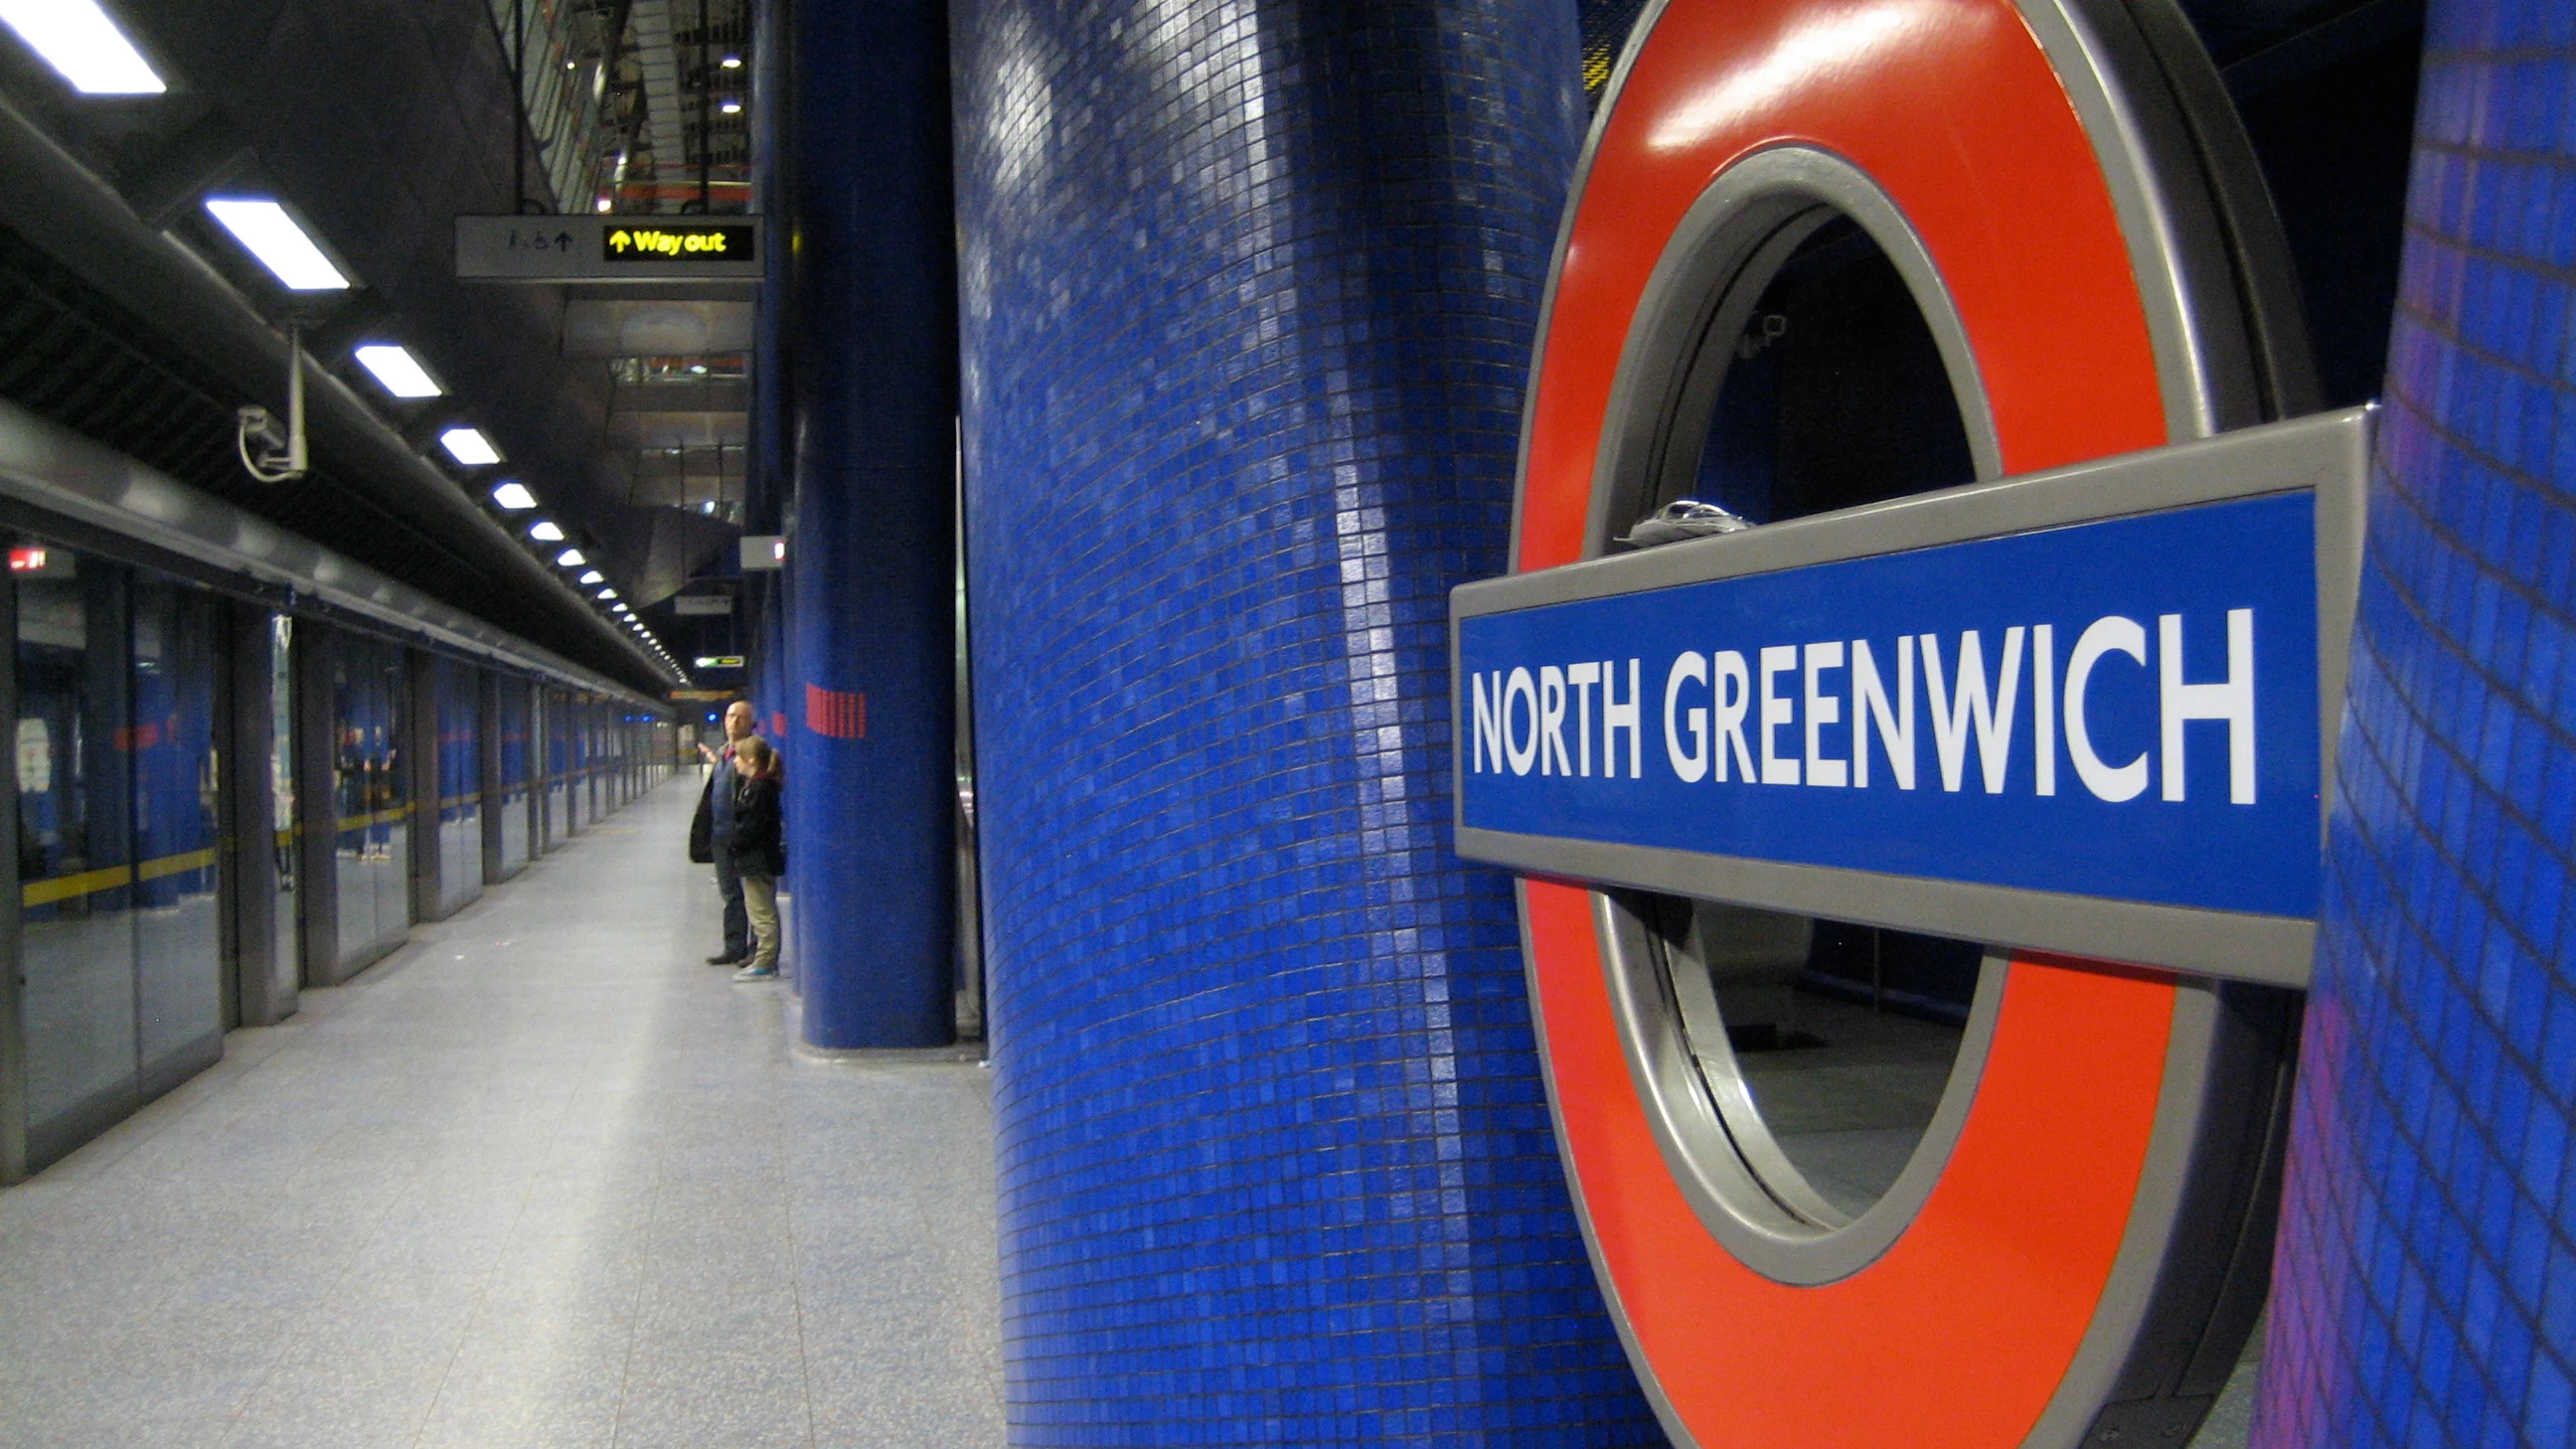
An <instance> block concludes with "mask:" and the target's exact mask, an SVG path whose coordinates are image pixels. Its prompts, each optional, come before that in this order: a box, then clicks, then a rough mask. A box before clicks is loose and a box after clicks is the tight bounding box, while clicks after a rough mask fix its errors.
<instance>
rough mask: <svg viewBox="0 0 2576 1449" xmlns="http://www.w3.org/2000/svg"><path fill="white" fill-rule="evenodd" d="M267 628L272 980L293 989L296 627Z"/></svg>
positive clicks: (296, 935)
mask: <svg viewBox="0 0 2576 1449" xmlns="http://www.w3.org/2000/svg"><path fill="white" fill-rule="evenodd" d="M268 627H269V655H268V661H269V663H268V709H269V734H268V800H269V816H270V819H269V829H270V836H271V838H270V854H271V856H273V857H274V859H275V866H276V871H277V900H276V904H275V914H273V915H272V916H270V917H269V919H270V920H271V921H272V922H274V923H275V924H274V926H273V927H272V928H271V930H270V932H269V950H270V951H271V953H272V955H271V958H270V966H271V967H272V970H273V974H272V976H271V977H270V979H271V980H274V981H281V982H286V983H289V984H292V983H294V982H295V981H297V980H298V979H300V977H301V973H302V969H303V961H304V951H303V940H302V932H301V930H300V929H299V926H300V924H301V922H302V921H303V919H304V912H303V910H302V909H301V907H302V901H301V899H300V892H299V885H300V882H301V879H302V877H301V874H300V872H299V871H298V870H297V864H298V862H299V861H300V860H301V859H302V857H303V851H302V850H300V849H299V848H298V837H299V836H300V834H301V833H302V832H301V831H300V830H299V829H298V827H297V826H296V823H295V822H296V815H295V621H294V620H293V619H291V618H289V617H288V616H286V615H284V614H275V615H271V616H270V618H269V621H268Z"/></svg>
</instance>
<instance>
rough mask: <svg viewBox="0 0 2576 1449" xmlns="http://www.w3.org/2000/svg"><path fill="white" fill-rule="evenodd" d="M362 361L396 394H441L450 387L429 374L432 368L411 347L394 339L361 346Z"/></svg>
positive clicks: (409, 395)
mask: <svg viewBox="0 0 2576 1449" xmlns="http://www.w3.org/2000/svg"><path fill="white" fill-rule="evenodd" d="M358 365H359V366H360V367H363V368H365V369H366V370H367V371H369V372H372V373H374V374H375V375H376V381H378V382H380V383H383V384H384V385H385V391H387V392H389V393H392V394H393V395H394V396H396V397H401V398H413V397H437V396H439V395H440V394H442V393H444V392H446V391H447V389H445V388H443V387H440V386H439V385H438V379H436V378H434V377H431V376H430V375H429V371H428V369H426V368H424V367H422V366H421V365H420V359H419V358H417V357H414V356H412V355H411V352H410V350H409V349H408V348H402V347H397V346H395V345H394V344H392V343H390V342H377V343H370V344H369V345H367V346H365V347H361V348H359V349H358Z"/></svg>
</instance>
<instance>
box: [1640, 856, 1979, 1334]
mask: <svg viewBox="0 0 2576 1449" xmlns="http://www.w3.org/2000/svg"><path fill="white" fill-rule="evenodd" d="M1592 916H1593V928H1594V930H1596V931H1597V932H1599V933H1600V936H1601V939H1602V940H1603V942H1604V943H1605V946H1604V949H1603V951H1602V956H1603V961H1604V964H1605V965H1606V966H1607V968H1608V971H1609V978H1610V1010H1611V1015H1612V1016H1613V1017H1614V1018H1615V1019H1616V1020H1617V1021H1618V1023H1619V1035H1620V1038H1621V1040H1622V1041H1623V1042H1624V1043H1625V1044H1626V1046H1627V1058H1628V1077H1629V1080H1630V1082H1631V1083H1632V1084H1633V1085H1634V1086H1635V1087H1636V1089H1637V1098H1638V1101H1639V1102H1640V1103H1642V1104H1643V1105H1644V1107H1645V1109H1646V1121H1647V1124H1648V1125H1649V1126H1650V1127H1652V1128H1653V1130H1654V1134H1655V1146H1656V1148H1657V1149H1658V1150H1659V1151H1661V1153H1662V1154H1663V1159H1664V1166H1665V1168H1666V1169H1667V1170H1668V1171H1670V1172H1671V1173H1672V1175H1673V1181H1674V1183H1675V1184H1676V1185H1678V1186H1679V1187H1680V1188H1681V1190H1682V1196H1683V1197H1685V1198H1687V1199H1689V1201H1690V1205H1691V1210H1692V1212H1693V1213H1695V1214H1696V1215H1697V1216H1698V1218H1699V1220H1700V1225H1701V1226H1703V1227H1705V1228H1707V1229H1708V1231H1709V1235H1710V1236H1711V1237H1714V1238H1716V1239H1717V1240H1718V1242H1719V1243H1721V1244H1723V1245H1724V1246H1725V1248H1726V1250H1727V1251H1728V1252H1729V1253H1732V1254H1734V1255H1735V1258H1736V1260H1737V1261H1738V1262H1741V1263H1743V1264H1744V1265H1745V1266H1746V1267H1748V1268H1751V1269H1753V1270H1754V1271H1755V1272H1757V1273H1760V1274H1762V1275H1763V1276H1764V1277H1766V1278H1770V1279H1773V1280H1775V1281H1777V1282H1782V1283H1790V1284H1795V1285H1798V1286H1801V1287H1815V1286H1819V1285H1822V1284H1826V1283H1833V1282H1837V1281H1839V1280H1841V1279H1844V1278H1848V1277H1850V1276H1851V1275H1852V1274H1854V1273H1857V1272H1859V1271H1860V1270H1862V1269H1863V1268H1866V1267H1868V1266H1869V1265H1870V1264H1872V1263H1875V1262H1877V1261H1878V1259H1879V1256H1880V1255H1881V1254H1883V1253H1885V1252H1886V1251H1887V1250H1888V1249H1889V1248H1891V1247H1893V1246H1895V1244H1896V1240H1897V1239H1898V1238H1900V1237H1902V1236H1904V1234H1905V1230H1906V1229H1907V1228H1908V1227H1910V1226H1912V1225H1913V1223H1914V1215H1915V1214H1916V1213H1917V1212H1919V1211H1921V1210H1922V1207H1923V1204H1924V1202H1925V1201H1926V1200H1928V1199H1929V1198H1930V1197H1931V1196H1932V1189H1933V1187H1934V1186H1935V1185H1936V1184H1938V1183H1939V1182H1940V1180H1941V1174H1942V1172H1943V1171H1944V1170H1946V1169H1947V1168H1948V1167H1949V1165H1950V1149H1951V1148H1952V1147H1954V1146H1956V1145H1957V1144H1958V1141H1959V1132H1960V1130H1961V1129H1962V1128H1964V1127H1965V1126H1967V1122H1968V1108H1969V1106H1970V1105H1971V1104H1972V1103H1973V1102H1974V1101H1975V1100H1976V1095H1977V1085H1978V1083H1979V1082H1980V1081H1981V1080H1982V1079H1983V1077H1984V1074H1985V1065H1986V1049H1987V1048H1988V1047H1989V1046H1990V1045H1991V1044H1992V1043H1993V1041H1994V1035H1995V1017H1996V1015H1997V1013H1998V1012H1999V1011H2000V1009H2001V1008H2002V1005H2003V990H2004V978H2005V975H2006V967H2007V964H2008V963H2007V962H2006V961H2005V959H2004V958H2003V957H2001V956H1997V955H1992V954H1989V955H1988V956H1987V957H1986V960H1985V964H1984V966H1983V968H1982V969H1981V970H1979V972H1978V973H1977V990H1976V997H1975V1000H1974V1002H1973V1003H1972V1004H1971V1005H1970V1007H1969V1010H1968V1023H1967V1029H1966V1031H1965V1032H1964V1033H1963V1034H1962V1036H1961V1038H1960V1041H1959V1048H1958V1052H1957V1054H1956V1055H1955V1056H1954V1057H1953V1058H1952V1059H1951V1064H1950V1075H1949V1078H1948V1080H1947V1081H1945V1082H1944V1083H1943V1085H1942V1088H1941V1100H1940V1102H1939V1104H1938V1105H1937V1106H1936V1107H1935V1108H1934V1109H1933V1113H1932V1119H1931V1121H1930V1122H1929V1123H1928V1124H1926V1125H1925V1127H1924V1129H1923V1136H1922V1138H1921V1139H1920V1140H1919V1141H1917V1142H1916V1144H1915V1146H1914V1151H1913V1153H1912V1155H1911V1156H1910V1157H1908V1158H1907V1159H1906V1163H1905V1168H1904V1170H1903V1171H1902V1172H1900V1173H1898V1174H1897V1178H1896V1181H1895V1182H1894V1183H1892V1184H1890V1185H1889V1187H1888V1189H1887V1191H1886V1192H1884V1193H1882V1194H1881V1195H1880V1196H1879V1199H1878V1201H1877V1202H1875V1203H1872V1204H1871V1205H1870V1207H1869V1210H1868V1211H1866V1212H1864V1213H1862V1214H1861V1215H1860V1216H1859V1217H1857V1218H1853V1219H1851V1220H1849V1221H1847V1222H1844V1223H1842V1224H1840V1225H1839V1226H1835V1227H1831V1228H1820V1227H1818V1226H1816V1225H1815V1224H1814V1223H1813V1221H1812V1220H1811V1217H1812V1213H1811V1209H1810V1208H1809V1207H1808V1205H1806V1204H1800V1203H1792V1202H1791V1201H1790V1199H1792V1198H1794V1197H1800V1196H1803V1195H1805V1194H1807V1193H1809V1192H1811V1191H1812V1190H1811V1189H1807V1188H1806V1182H1805V1179H1804V1178H1803V1177H1801V1176H1800V1175H1799V1173H1798V1169H1797V1168H1796V1166H1795V1165H1794V1164H1792V1163H1791V1162H1789V1160H1788V1159H1787V1156H1786V1155H1785V1154H1784V1153H1783V1152H1782V1151H1781V1149H1780V1146H1779V1143H1778V1141H1777V1140H1776V1139H1774V1138H1773V1137H1772V1136H1771V1132H1770V1128H1769V1126H1768V1124H1767V1123H1765V1122H1764V1121H1763V1119H1762V1115H1761V1111H1760V1109H1759V1108H1758V1107H1757V1106H1756V1105H1755V1104H1754V1102H1753V1099H1752V1090H1751V1088H1750V1087H1748V1086H1747V1085H1746V1083H1745V1081H1744V1075H1743V1072H1742V1070H1741V1069H1740V1068H1739V1067H1738V1065H1737V1064H1736V1062H1735V1060H1734V1056H1733V1053H1732V1052H1731V1051H1728V1052H1726V1055H1725V1056H1724V1057H1723V1058H1721V1059H1719V1060H1715V1061H1712V1060H1710V1057H1711V1055H1712V1054H1713V1053H1714V1052H1715V1051H1719V1050H1724V1049H1723V1048H1722V1047H1717V1046H1715V1045H1714V1044H1713V1045H1712V1047H1711V1048H1709V1049H1705V1050H1703V1049H1700V1048H1699V1047H1697V1046H1696V1044H1695V1043H1696V1037H1695V1036H1694V1033H1693V1032H1692V1031H1691V1030H1690V1029H1689V1028H1688V1027H1687V1025H1686V1022H1687V1020H1688V1019H1689V1018H1691V1017H1693V1016H1697V1015H1702V1014H1704V1013H1703V1012H1695V1011H1693V1010H1692V1004H1691V1003H1688V1002H1681V1001H1676V1000H1675V999H1674V996H1673V993H1674V992H1675V991H1676V989H1677V988H1678V987H1679V986H1680V984H1681V983H1680V981H1679V980H1677V979H1676V977H1675V974H1674V973H1672V972H1670V971H1669V970H1668V969H1667V968H1666V966H1665V963H1664V960H1663V953H1662V952H1661V951H1660V950H1658V949H1657V948H1656V947H1655V945H1654V944H1653V943H1652V942H1651V940H1650V939H1649V938H1650V936H1651V934H1652V932H1651V930H1650V928H1649V927H1648V926H1647V925H1646V923H1645V921H1644V919H1643V918H1642V916H1641V913H1640V912H1639V911H1638V909H1637V908H1636V906H1635V905H1634V904H1633V903H1632V902H1630V901H1627V900H1623V899H1621V896H1620V894H1617V893H1612V892H1606V891H1594V892H1593V893H1592ZM1714 1004H1715V1003H1714V1002H1713V1001H1712V1002H1709V1003H1706V1004H1705V1007H1707V1008H1713V1007H1714ZM1724 1040H1725V1036H1724V1032H1723V1028H1720V1030H1719V1031H1718V1033H1717V1034H1716V1036H1715V1042H1717V1043H1722V1042H1723V1041H1724Z"/></svg>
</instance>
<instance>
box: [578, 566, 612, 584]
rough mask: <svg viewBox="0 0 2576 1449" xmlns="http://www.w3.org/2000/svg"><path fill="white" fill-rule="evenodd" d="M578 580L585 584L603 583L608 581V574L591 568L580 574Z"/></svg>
mask: <svg viewBox="0 0 2576 1449" xmlns="http://www.w3.org/2000/svg"><path fill="white" fill-rule="evenodd" d="M580 582H582V583H585V584H604V583H606V582H608V576H607V575H605V574H603V573H601V572H600V571H599V570H597V569H592V570H591V571H590V572H589V573H586V574H583V575H582V576H581V579H580Z"/></svg>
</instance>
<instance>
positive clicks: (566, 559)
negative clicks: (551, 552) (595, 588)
mask: <svg viewBox="0 0 2576 1449" xmlns="http://www.w3.org/2000/svg"><path fill="white" fill-rule="evenodd" d="M555 562H556V563H557V564H559V565H561V566H562V567H564V568H568V569H577V568H580V567H581V566H582V565H583V564H586V563H588V562H590V560H588V559H586V558H583V557H582V556H581V550H580V549H577V548H568V549H565V550H564V551H563V552H561V553H559V554H556V555H555Z"/></svg>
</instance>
